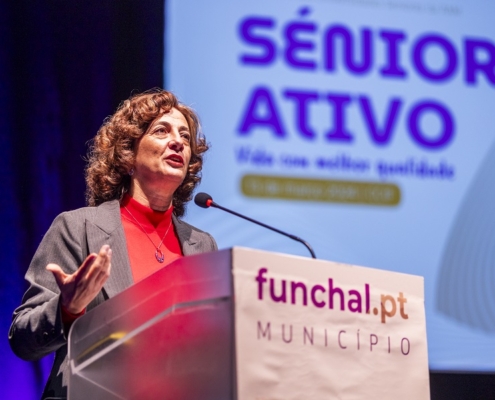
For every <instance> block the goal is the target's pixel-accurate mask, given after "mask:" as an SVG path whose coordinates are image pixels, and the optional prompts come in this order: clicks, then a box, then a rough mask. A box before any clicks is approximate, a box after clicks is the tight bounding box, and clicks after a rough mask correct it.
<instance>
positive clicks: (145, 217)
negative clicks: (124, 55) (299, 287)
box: [9, 89, 217, 399]
mask: <svg viewBox="0 0 495 400" xmlns="http://www.w3.org/2000/svg"><path fill="white" fill-rule="evenodd" d="M207 150H208V145H207V143H206V141H205V138H204V136H202V134H201V133H200V130H199V122H198V118H197V116H196V115H195V113H194V112H193V111H192V110H191V109H190V108H189V107H187V106H185V105H183V104H181V103H179V102H178V100H177V98H176V97H175V96H174V95H173V94H172V93H170V92H167V91H164V90H158V89H157V90H152V91H149V92H145V93H142V94H138V95H135V96H133V97H131V98H130V99H129V100H126V101H124V102H123V103H122V104H121V106H120V107H119V108H118V110H117V111H116V113H115V114H114V115H112V116H110V117H108V118H107V119H106V120H105V122H104V123H103V125H102V127H101V128H100V129H99V131H98V133H97V134H96V137H95V138H94V141H93V143H92V146H91V148H90V152H89V157H88V166H87V169H86V184H87V201H88V205H89V207H85V208H81V209H79V210H75V211H70V212H66V213H62V214H60V215H59V216H58V217H57V218H56V219H55V220H54V222H53V224H52V226H51V227H50V229H49V230H48V232H47V233H46V235H45V236H44V237H43V240H42V241H41V244H40V246H39V248H38V250H37V251H36V254H35V255H34V257H33V260H32V262H31V264H30V266H29V269H28V271H27V273H26V280H27V281H28V283H29V288H28V290H27V291H26V293H25V294H24V297H23V300H22V304H21V305H20V306H19V307H18V308H17V309H16V310H15V311H14V315H13V322H12V326H11V328H10V331H9V340H10V344H11V347H12V349H13V350H14V352H15V353H16V354H17V355H18V356H19V357H21V358H23V359H26V360H35V359H39V358H41V357H43V356H46V355H48V354H50V353H52V352H55V361H54V364H53V368H52V370H51V373H50V377H49V379H48V382H47V384H46V387H45V391H44V393H43V399H48V398H49V399H54V398H55V399H58V398H66V396H67V375H68V365H67V336H68V332H69V328H70V326H71V324H72V322H74V320H75V319H77V318H78V317H79V316H81V315H83V314H84V313H85V312H87V311H88V310H91V309H92V308H94V307H96V306H97V305H98V304H100V303H102V302H103V301H105V300H106V299H108V298H109V297H112V296H114V295H115V294H117V293H118V292H121V291H122V290H124V289H126V288H127V287H129V286H131V285H132V284H133V283H135V282H138V281H140V280H141V279H143V278H145V277H146V276H148V275H150V274H152V273H153V272H155V271H157V270H159V269H160V268H162V267H163V266H165V265H166V264H168V263H169V262H171V261H173V260H174V259H176V258H178V257H182V256H185V255H190V254H197V253H202V252H207V251H214V250H216V249H217V246H216V243H215V241H214V239H213V238H212V237H211V236H210V235H209V234H208V233H205V232H202V231H200V230H199V229H196V228H194V227H193V226H191V225H189V224H187V223H185V222H183V221H181V220H180V217H182V216H183V215H184V212H185V206H186V203H187V202H188V201H189V200H191V196H192V192H193V190H194V188H195V187H196V185H197V184H198V183H199V181H200V172H201V169H202V165H203V154H204V152H206V151H207Z"/></svg>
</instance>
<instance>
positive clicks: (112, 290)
mask: <svg viewBox="0 0 495 400" xmlns="http://www.w3.org/2000/svg"><path fill="white" fill-rule="evenodd" d="M86 235H87V238H88V248H89V252H90V253H98V252H99V251H100V248H101V246H103V245H104V244H108V245H110V248H111V249H112V269H111V271H110V276H109V278H108V280H107V281H106V283H105V285H104V286H103V290H104V291H105V292H106V294H107V295H108V297H113V296H115V295H116V294H117V293H120V292H122V291H123V290H125V289H127V288H128V287H129V286H131V285H132V284H133V283H134V280H133V278H132V272H131V264H130V261H129V256H128V254H127V244H126V240H125V234H124V228H123V227H122V222H121V219H120V204H119V202H118V201H117V200H113V201H109V202H106V203H103V204H101V205H100V206H98V207H97V209H96V214H95V215H94V217H93V218H92V220H89V219H86Z"/></svg>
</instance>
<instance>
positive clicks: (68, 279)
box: [46, 244, 112, 314]
mask: <svg viewBox="0 0 495 400" xmlns="http://www.w3.org/2000/svg"><path fill="white" fill-rule="evenodd" d="M111 260H112V249H110V246H109V245H107V244H105V245H103V246H102V247H101V249H100V251H99V253H98V254H95V253H92V254H90V255H89V256H88V257H86V259H85V260H84V262H83V263H82V265H81V266H80V267H79V269H78V270H77V271H76V272H74V273H73V274H71V275H68V274H66V273H65V272H64V271H63V270H62V268H60V266H59V265H57V264H48V265H47V266H46V269H47V270H48V271H50V272H52V273H53V276H54V277H55V280H56V281H57V285H58V287H59V288H60V296H61V303H62V306H63V307H64V308H65V310H66V311H68V312H70V313H71V314H79V313H80V312H82V311H83V310H84V309H85V308H86V307H87V306H88V304H89V303H90V302H91V301H92V300H93V299H94V298H95V297H96V296H97V295H98V293H99V292H100V290H101V288H102V287H103V285H104V284H105V282H106V280H107V279H108V277H109V276H110V269H111V266H112V264H111Z"/></svg>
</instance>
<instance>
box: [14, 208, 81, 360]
mask: <svg viewBox="0 0 495 400" xmlns="http://www.w3.org/2000/svg"><path fill="white" fill-rule="evenodd" d="M85 242H86V240H85V229H84V220H82V221H77V218H75V216H74V214H72V213H63V214H60V215H59V216H58V217H57V218H56V219H55V220H54V221H53V223H52V225H51V227H50V228H49V230H48V232H47V233H46V234H45V236H44V237H43V239H42V241H41V243H40V245H39V247H38V249H37V251H36V253H35V255H34V257H33V259H32V261H31V264H30V265H29V268H28V271H27V273H26V275H25V279H26V280H27V281H28V283H29V287H28V289H27V291H26V293H25V294H24V296H23V299H22V304H21V305H20V306H19V307H18V308H17V309H16V310H15V311H14V314H13V317H12V325H11V327H10V330H9V343H10V346H11V347H12V350H13V351H14V353H15V354H16V355H17V356H19V357H21V358H23V359H25V360H36V359H39V358H41V357H43V356H45V355H47V354H49V353H52V352H54V351H56V350H57V349H58V348H60V347H61V346H63V345H65V344H66V343H67V337H66V333H65V332H64V327H63V323H62V317H61V309H60V290H59V288H58V286H57V283H56V281H55V278H54V276H53V275H52V273H51V272H49V271H47V270H46V269H45V268H46V266H47V265H48V264H49V263H54V264H58V265H59V266H60V267H61V268H62V269H63V270H64V271H65V272H66V273H69V274H71V273H73V272H74V271H76V270H77V268H78V267H79V266H80V265H81V264H82V261H83V257H84V255H85V254H84V249H85V246H86V243H85Z"/></svg>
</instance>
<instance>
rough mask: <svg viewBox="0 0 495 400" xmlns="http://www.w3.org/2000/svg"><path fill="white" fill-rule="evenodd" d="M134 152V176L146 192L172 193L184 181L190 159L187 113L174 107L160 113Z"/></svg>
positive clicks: (189, 134)
mask: <svg viewBox="0 0 495 400" xmlns="http://www.w3.org/2000/svg"><path fill="white" fill-rule="evenodd" d="M135 151H136V154H135V157H136V158H135V164H134V175H133V179H134V180H137V183H138V184H139V186H140V187H141V188H142V189H144V191H145V192H148V191H152V192H156V193H157V194H164V195H167V194H168V195H172V194H173V192H175V190H176V189H177V188H178V187H179V186H180V184H181V183H182V181H183V180H184V178H185V176H186V173H187V169H188V167H189V161H190V160H191V133H190V131H189V126H188V124H187V120H186V118H185V117H184V115H183V114H182V113H181V112H180V111H179V110H177V109H176V108H172V109H171V110H170V111H169V112H167V113H165V114H163V115H161V116H159V117H158V118H157V119H155V120H154V121H153V122H152V123H151V125H150V126H149V128H148V130H147V131H146V132H145V134H144V135H143V136H142V137H141V138H140V139H139V141H138V142H137V144H136V149H135ZM164 192H165V193H164Z"/></svg>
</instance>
